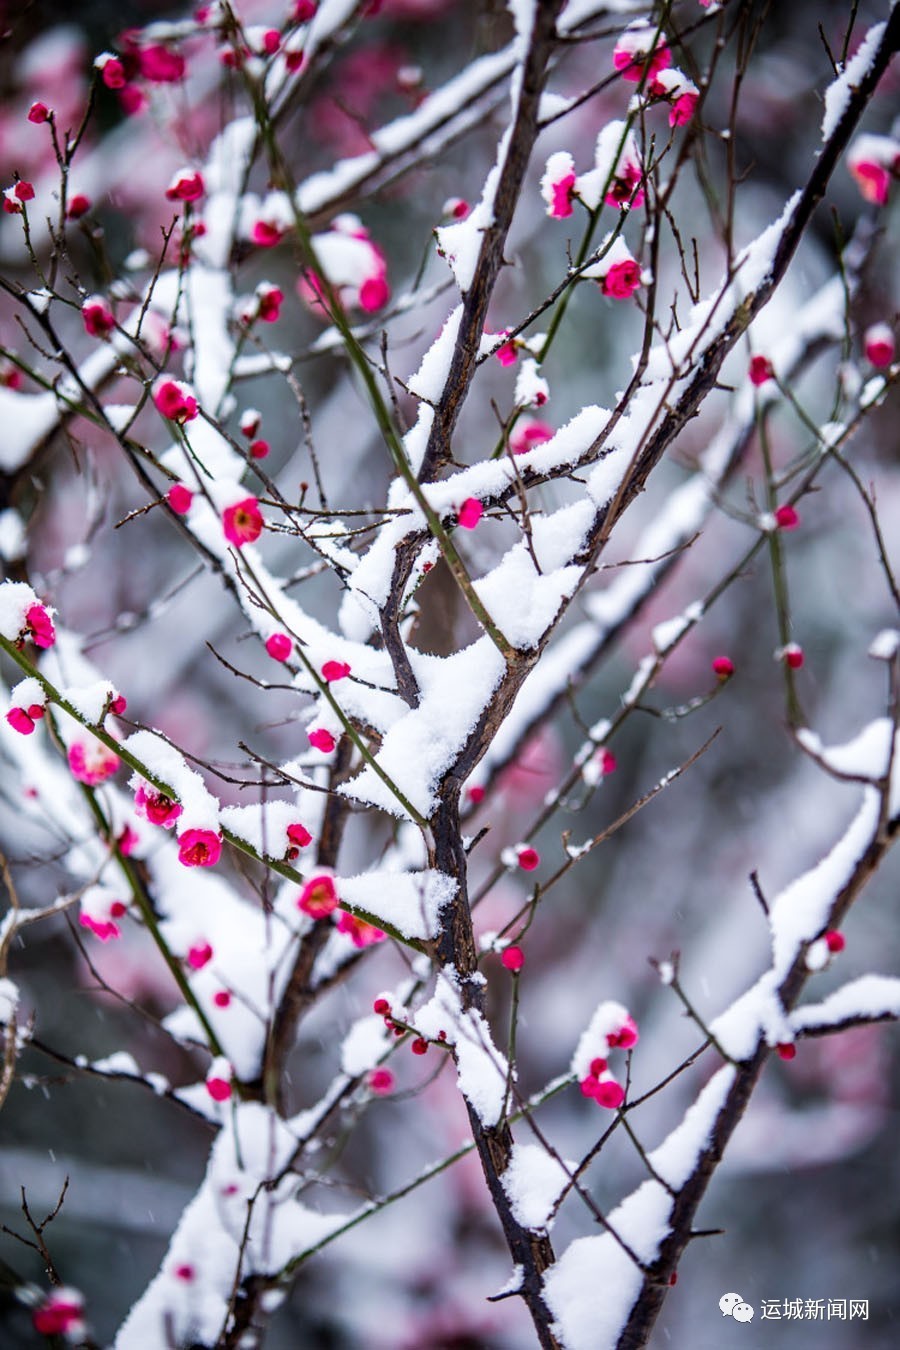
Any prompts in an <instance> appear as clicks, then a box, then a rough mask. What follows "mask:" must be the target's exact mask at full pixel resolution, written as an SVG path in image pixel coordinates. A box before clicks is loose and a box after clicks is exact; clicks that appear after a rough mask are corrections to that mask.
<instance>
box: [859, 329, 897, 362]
mask: <svg viewBox="0 0 900 1350" xmlns="http://www.w3.org/2000/svg"><path fill="white" fill-rule="evenodd" d="M863 349H864V351H865V354H866V360H867V361H868V362H869V363H870V364H871V365H873V366H875V367H876V368H877V369H878V370H883V369H885V367H887V366H890V365H891V364H892V362H893V360H894V351H895V347H894V334H893V332H892V331H891V329H890V328H889V327H888V325H887V324H886V323H874V324H872V326H871V328H867V329H866V331H865V333H864V334H863Z"/></svg>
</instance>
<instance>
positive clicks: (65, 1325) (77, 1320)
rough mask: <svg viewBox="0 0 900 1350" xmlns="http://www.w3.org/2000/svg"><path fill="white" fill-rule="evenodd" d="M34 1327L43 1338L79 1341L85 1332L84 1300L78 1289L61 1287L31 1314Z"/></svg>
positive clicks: (54, 1290)
mask: <svg viewBox="0 0 900 1350" xmlns="http://www.w3.org/2000/svg"><path fill="white" fill-rule="evenodd" d="M31 1321H32V1325H33V1326H34V1329H35V1331H37V1332H38V1333H39V1334H40V1335H41V1336H65V1337H66V1338H67V1339H68V1340H72V1341H75V1340H79V1339H80V1338H81V1336H82V1334H83V1333H84V1331H85V1321H84V1298H83V1296H82V1295H81V1294H80V1293H79V1291H78V1290H77V1289H71V1288H68V1287H67V1286H62V1285H61V1286H59V1287H58V1288H56V1289H53V1290H52V1291H51V1292H50V1293H49V1294H48V1295H47V1296H46V1298H45V1299H44V1300H43V1302H42V1303H41V1305H40V1307H38V1308H35V1310H34V1312H33V1313H32V1314H31Z"/></svg>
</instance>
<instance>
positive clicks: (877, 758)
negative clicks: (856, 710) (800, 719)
mask: <svg viewBox="0 0 900 1350" xmlns="http://www.w3.org/2000/svg"><path fill="white" fill-rule="evenodd" d="M893 736H894V726H893V723H892V721H891V719H890V718H889V717H879V718H877V719H876V720H875V721H874V722H870V723H869V724H868V726H865V727H863V729H862V731H861V732H860V733H859V735H858V736H854V738H853V740H852V741H848V742H847V744H846V745H835V746H829V747H827V748H826V747H824V746H823V745H822V742H821V741H820V740H819V737H818V736H817V735H816V734H815V732H813V731H810V730H809V729H808V728H806V727H804V728H802V729H801V730H800V731H798V733H797V740H798V741H799V742H800V744H801V745H802V746H803V748H804V750H807V751H808V752H809V753H810V754H811V755H813V756H814V757H815V758H816V759H817V760H819V761H820V762H821V763H822V764H823V765H824V766H825V767H826V768H828V769H833V770H834V772H835V773H839V774H847V775H853V776H854V777H859V778H868V779H870V780H871V781H872V782H877V781H878V780H879V779H881V778H883V777H884V775H885V774H886V773H887V770H888V765H889V763H890V757H891V741H892V739H893Z"/></svg>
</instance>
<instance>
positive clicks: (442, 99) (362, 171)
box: [296, 43, 515, 215]
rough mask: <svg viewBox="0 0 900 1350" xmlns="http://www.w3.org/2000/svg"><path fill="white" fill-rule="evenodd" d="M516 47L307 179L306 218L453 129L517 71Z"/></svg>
mask: <svg viewBox="0 0 900 1350" xmlns="http://www.w3.org/2000/svg"><path fill="white" fill-rule="evenodd" d="M514 64H515V48H514V44H513V43H510V44H509V46H507V47H504V48H503V50H502V51H500V52H496V53H494V54H492V55H490V56H482V57H479V59H478V60H476V61H473V62H472V63H471V65H469V66H467V67H466V69H465V70H464V71H462V72H461V73H460V74H459V75H456V76H455V77H454V78H453V79H451V80H448V82H447V83H446V84H445V85H443V86H442V87H441V88H440V89H436V90H435V91H434V92H433V93H431V94H429V95H428V97H427V98H425V99H423V101H422V103H421V104H420V105H419V107H418V108H416V110H415V112H413V113H410V114H408V115H407V116H404V117H398V118H397V119H396V120H395V121H393V122H389V123H388V124H387V125H386V126H383V127H380V128H379V129H378V130H377V131H374V132H372V133H371V135H370V136H369V138H368V139H369V140H370V142H371V144H372V147H373V148H372V149H371V150H367V151H366V152H365V153H364V154H361V155H356V156H354V158H352V159H344V160H339V161H338V163H337V164H335V166H334V167H333V168H332V169H327V170H323V171H322V172H320V173H315V174H313V175H312V176H311V177H309V178H307V179H305V181H304V182H303V183H301V184H300V186H299V187H298V189H297V192H296V202H297V205H298V207H299V209H300V210H301V211H302V212H303V213H304V214H305V215H311V214H313V213H314V212H319V211H327V210H328V209H329V207H330V206H331V205H332V204H333V203H334V202H336V201H337V200H339V199H340V198H341V197H343V195H344V194H345V193H348V192H351V191H352V190H353V189H354V188H357V187H359V186H361V185H362V184H363V183H364V182H365V181H366V179H367V178H368V177H370V176H371V175H372V174H373V173H374V172H375V171H376V170H377V169H378V168H379V167H380V166H381V165H382V164H385V163H388V162H389V161H390V160H392V159H395V158H397V157H398V156H399V155H402V154H403V153H405V152H407V151H411V150H413V149H414V148H415V147H416V146H418V145H419V144H420V142H421V141H422V138H423V137H425V136H429V135H431V134H433V133H434V132H436V131H437V130H438V129H439V128H441V127H443V126H445V125H447V124H452V123H453V122H454V121H455V119H457V118H458V117H459V115H460V110H461V109H465V108H466V106H467V105H468V104H470V103H472V102H473V101H475V100H478V99H480V98H481V97H482V96H483V95H484V94H486V93H487V92H488V90H490V89H491V88H492V87H493V86H494V85H496V84H497V83H499V81H500V80H502V79H503V78H504V77H505V76H506V75H508V74H509V72H510V71H511V70H512V69H513V66H514Z"/></svg>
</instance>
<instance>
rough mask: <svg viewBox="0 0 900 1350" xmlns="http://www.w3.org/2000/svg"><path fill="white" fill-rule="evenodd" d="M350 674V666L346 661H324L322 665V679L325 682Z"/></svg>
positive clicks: (340, 678) (329, 682) (344, 677)
mask: <svg viewBox="0 0 900 1350" xmlns="http://www.w3.org/2000/svg"><path fill="white" fill-rule="evenodd" d="M349 674H350V667H349V666H348V664H347V662H346V661H326V662H325V664H324V665H323V667H322V679H323V680H325V682H326V683H327V684H333V683H334V682H335V680H343V679H346V677H347V676H348V675H349Z"/></svg>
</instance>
